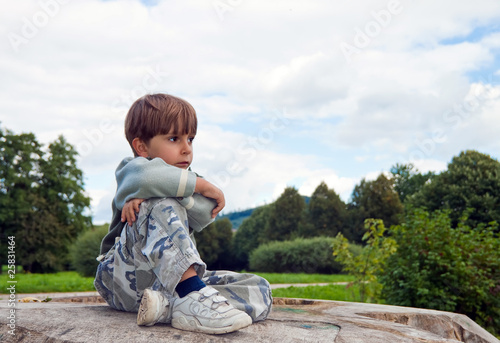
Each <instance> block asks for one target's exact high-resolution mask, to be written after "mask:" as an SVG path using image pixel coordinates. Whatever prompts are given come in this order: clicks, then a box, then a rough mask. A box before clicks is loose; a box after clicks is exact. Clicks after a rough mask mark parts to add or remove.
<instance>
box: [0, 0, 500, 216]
mask: <svg viewBox="0 0 500 343" xmlns="http://www.w3.org/2000/svg"><path fill="white" fill-rule="evenodd" d="M2 8H4V9H5V10H4V11H2V13H1V14H0V16H1V20H0V22H1V23H2V24H1V25H0V36H1V37H3V39H2V40H0V60H1V62H2V63H0V80H1V81H0V87H1V89H0V122H1V125H2V126H3V127H5V128H8V129H11V130H13V131H14V132H18V133H20V132H34V133H35V134H36V136H37V137H38V139H39V140H40V141H42V142H44V143H49V142H50V141H53V140H54V139H56V138H57V136H58V135H60V134H63V135H64V136H65V137H66V138H67V139H68V140H69V141H70V142H71V143H72V144H73V145H75V146H76V148H77V149H78V151H79V152H80V157H79V161H78V162H79V167H80V168H81V169H82V170H83V171H84V174H85V182H86V190H87V192H88V194H89V195H90V196H91V198H92V209H91V210H92V214H93V217H94V220H95V222H96V223H103V222H105V221H109V218H110V215H111V213H110V204H111V201H112V198H113V194H114V191H115V187H116V184H115V181H114V169H115V168H116V166H117V165H118V163H119V162H120V160H121V159H122V158H123V157H126V156H129V155H131V152H130V148H129V147H128V144H127V142H126V140H125V139H124V136H123V119H124V116H125V114H126V111H127V109H128V107H129V106H130V105H131V104H132V102H133V101H134V100H135V99H136V98H138V97H140V96H142V95H144V94H146V93H155V92H166V93H171V94H174V95H177V96H180V97H183V98H185V99H186V100H188V101H189V102H191V103H192V104H193V106H194V107H195V108H196V109H197V112H198V117H199V123H200V124H199V133H198V136H197V137H196V140H195V158H194V163H193V165H192V167H193V169H194V170H195V171H197V172H199V173H201V174H203V175H204V176H206V177H207V179H209V180H210V181H212V182H214V183H216V184H217V185H218V186H219V187H220V188H221V189H222V190H223V191H224V193H225V195H226V200H227V206H226V209H225V212H229V211H233V210H237V209H245V208H249V207H253V206H256V205H261V204H264V203H269V202H272V201H273V200H275V199H276V198H277V197H278V196H279V195H280V194H281V193H282V191H283V189H284V188H285V187H286V186H294V187H296V188H297V189H298V190H299V192H300V193H301V194H304V195H311V193H312V192H313V191H314V189H315V188H316V186H317V185H318V184H319V183H320V182H321V181H325V182H326V183H327V184H328V185H329V187H330V188H333V189H334V190H335V191H336V192H337V193H339V194H340V195H341V197H342V198H343V199H344V200H345V201H348V200H349V196H350V194H351V192H352V189H353V187H354V186H355V185H356V184H357V183H359V181H360V180H361V179H362V178H367V179H374V178H376V176H378V175H379V174H380V173H382V172H388V171H389V170H390V168H391V166H393V165H394V164H396V163H410V162H411V163H414V164H415V165H416V166H417V167H418V168H419V169H420V170H421V171H423V172H426V171H429V170H433V171H437V172H439V171H442V170H444V169H445V168H446V165H447V163H448V162H449V161H450V160H451V158H452V157H453V156H456V155H458V154H459V153H460V151H463V150H466V149H475V150H478V151H480V152H483V153H487V154H490V155H491V156H492V157H494V158H497V159H498V157H499V156H498V151H500V150H499V145H500V142H499V139H498V132H500V116H499V115H498V113H500V86H499V84H500V82H499V81H500V53H499V50H500V25H499V24H498V23H499V22H500V6H498V2H497V1H493V0H492V1H489V0H481V1H477V2H475V3H474V5H471V4H470V2H468V1H451V0H443V1H439V2H435V1H428V0H424V1H418V2H414V1H408V0H400V1H398V0H387V1H372V0H357V1H350V2H332V1H326V0H311V1H294V0H289V1H282V0H276V1H273V2H268V1H267V2H266V1H259V0H254V1H245V0H242V1H227V0H209V1H207V0H187V1H183V2H174V1H163V0H157V1H138V0H114V1H109V0H108V1H98V0H88V1H84V2H83V1H82V2H77V1H73V2H71V1H62V0H41V1H22V2H21V1H15V2H14V1H3V2H2Z"/></svg>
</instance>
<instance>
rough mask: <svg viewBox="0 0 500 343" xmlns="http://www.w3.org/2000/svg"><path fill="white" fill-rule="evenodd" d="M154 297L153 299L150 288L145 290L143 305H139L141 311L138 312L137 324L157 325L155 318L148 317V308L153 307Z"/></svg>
mask: <svg viewBox="0 0 500 343" xmlns="http://www.w3.org/2000/svg"><path fill="white" fill-rule="evenodd" d="M153 303H154V301H153V299H151V294H150V292H149V290H148V289H146V290H144V294H143V295H142V300H141V305H140V306H139V311H138V312H137V325H141V326H153V325H155V322H154V318H147V317H146V314H147V309H151V308H152V307H153Z"/></svg>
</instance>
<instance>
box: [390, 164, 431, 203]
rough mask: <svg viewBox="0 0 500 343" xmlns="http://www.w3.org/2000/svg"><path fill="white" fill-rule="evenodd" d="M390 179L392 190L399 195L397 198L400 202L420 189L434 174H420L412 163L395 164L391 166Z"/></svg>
mask: <svg viewBox="0 0 500 343" xmlns="http://www.w3.org/2000/svg"><path fill="white" fill-rule="evenodd" d="M391 174H392V180H393V182H394V190H395V191H396V193H398V195H399V200H401V202H402V203H404V202H405V201H406V199H407V198H408V197H411V196H412V195H413V194H415V193H417V192H418V191H420V189H421V188H422V187H423V186H424V185H425V184H426V183H427V182H428V181H429V180H431V179H432V177H433V176H434V175H435V174H434V173H433V172H428V173H426V174H422V173H420V172H419V171H418V169H417V168H415V166H414V165H413V164H412V163H409V164H399V163H398V164H396V165H394V166H393V167H392V168H391Z"/></svg>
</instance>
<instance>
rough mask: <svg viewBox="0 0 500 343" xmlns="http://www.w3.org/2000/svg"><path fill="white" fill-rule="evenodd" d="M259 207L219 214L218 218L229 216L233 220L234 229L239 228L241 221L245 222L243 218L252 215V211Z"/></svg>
mask: <svg viewBox="0 0 500 343" xmlns="http://www.w3.org/2000/svg"><path fill="white" fill-rule="evenodd" d="M256 208H257V207H254V208H250V209H248V210H243V211H235V212H231V213H228V214H224V215H222V216H219V217H218V219H217V220H220V219H224V218H227V219H229V221H230V222H231V224H232V226H233V230H238V228H239V227H240V225H241V223H243V220H245V219H246V218H248V217H250V215H251V214H252V212H253V211H254V210H255V209H256Z"/></svg>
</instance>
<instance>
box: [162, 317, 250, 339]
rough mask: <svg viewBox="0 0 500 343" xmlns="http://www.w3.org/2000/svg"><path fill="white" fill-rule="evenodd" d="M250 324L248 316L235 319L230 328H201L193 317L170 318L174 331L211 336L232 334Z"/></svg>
mask: <svg viewBox="0 0 500 343" xmlns="http://www.w3.org/2000/svg"><path fill="white" fill-rule="evenodd" d="M251 324H252V318H250V316H248V315H245V316H241V317H240V318H238V319H236V320H235V321H234V322H233V324H232V325H231V326H224V327H220V328H212V327H208V326H203V325H201V324H200V323H199V322H198V320H196V319H195V318H194V317H189V316H179V317H177V318H172V327H174V328H176V329H179V330H185V331H195V332H201V333H208V334H212V335H221V334H225V333H229V332H234V331H237V330H240V329H243V328H246V327H247V326H250V325H251Z"/></svg>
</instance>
